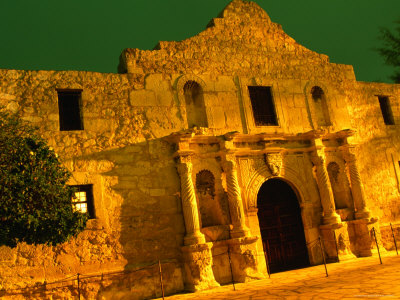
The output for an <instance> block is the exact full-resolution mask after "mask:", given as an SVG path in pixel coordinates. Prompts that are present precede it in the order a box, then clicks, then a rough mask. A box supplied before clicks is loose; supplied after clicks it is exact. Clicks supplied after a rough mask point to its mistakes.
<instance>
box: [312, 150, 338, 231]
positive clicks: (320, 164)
mask: <svg viewBox="0 0 400 300" xmlns="http://www.w3.org/2000/svg"><path fill="white" fill-rule="evenodd" d="M311 160H312V162H313V164H314V166H315V169H316V177H317V184H318V189H319V194H320V197H321V204H322V209H323V212H324V216H323V218H322V223H323V224H324V225H331V224H340V223H341V220H340V216H339V215H338V214H337V213H336V208H335V200H334V198H333V192H332V187H331V183H330V181H329V176H328V171H327V169H326V166H325V156H324V154H323V153H322V151H316V152H315V153H314V154H312V156H311Z"/></svg>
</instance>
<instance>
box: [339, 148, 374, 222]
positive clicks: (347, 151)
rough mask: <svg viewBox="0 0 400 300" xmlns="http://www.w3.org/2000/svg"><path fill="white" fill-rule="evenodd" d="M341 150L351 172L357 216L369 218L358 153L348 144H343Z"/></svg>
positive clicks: (352, 191) (357, 217)
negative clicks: (357, 157)
mask: <svg viewBox="0 0 400 300" xmlns="http://www.w3.org/2000/svg"><path fill="white" fill-rule="evenodd" d="M341 151H342V154H343V158H344V160H345V162H346V165H347V167H348V169H349V173H350V183H351V193H352V195H353V200H354V208H355V218H356V219H368V218H369V217H370V212H369V211H368V209H367V205H366V202H365V195H364V187H363V184H362V182H361V178H360V173H359V172H358V167H357V162H356V160H357V159H356V155H355V154H354V152H353V151H354V147H350V146H348V145H346V146H342V147H341Z"/></svg>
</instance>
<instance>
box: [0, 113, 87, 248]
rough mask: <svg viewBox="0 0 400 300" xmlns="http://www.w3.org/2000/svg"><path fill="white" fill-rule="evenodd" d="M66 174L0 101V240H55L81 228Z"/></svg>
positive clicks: (10, 243)
mask: <svg viewBox="0 0 400 300" xmlns="http://www.w3.org/2000/svg"><path fill="white" fill-rule="evenodd" d="M70 176H71V174H70V173H69V172H68V170H66V169H65V168H64V167H63V166H62V165H61V163H60V162H59V160H58V158H57V155H56V154H55V153H54V151H53V150H51V149H50V148H49V147H48V146H47V145H46V143H45V141H44V140H43V139H42V138H41V137H40V136H39V135H37V134H36V133H35V129H34V128H33V127H32V126H30V125H29V124H28V123H26V122H23V121H22V120H21V119H19V118H18V117H17V116H16V115H14V114H10V113H8V112H7V111H5V110H4V109H3V108H1V107H0V245H8V246H11V247H13V246H15V245H16V243H17V242H22V241H24V242H26V243H28V244H43V243H48V244H57V243H61V242H64V241H66V240H68V239H69V238H70V237H71V236H74V235H76V234H77V233H79V232H80V231H82V230H83V229H84V228H85V225H86V220H87V215H86V214H82V213H80V212H74V211H73V208H72V205H71V197H72V195H73V192H74V191H73V189H72V188H70V187H68V186H67V185H66V182H67V181H68V179H69V177H70Z"/></svg>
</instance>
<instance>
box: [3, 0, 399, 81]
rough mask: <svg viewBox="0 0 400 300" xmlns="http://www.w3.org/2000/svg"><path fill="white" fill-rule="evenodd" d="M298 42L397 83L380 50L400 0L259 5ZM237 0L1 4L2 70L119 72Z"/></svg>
mask: <svg viewBox="0 0 400 300" xmlns="http://www.w3.org/2000/svg"><path fill="white" fill-rule="evenodd" d="M255 2H257V3H258V4H259V5H260V6H261V7H263V8H264V9H265V10H266V11H267V13H268V14H269V16H270V17H271V19H272V21H274V22H277V23H280V24H282V26H283V29H284V30H285V31H286V32H287V33H288V34H289V35H291V36H292V37H293V38H294V39H295V40H296V41H297V42H299V43H300V44H302V45H304V46H306V47H308V48H309V49H311V50H314V51H317V52H320V53H324V54H327V55H329V57H330V58H331V61H332V62H336V63H345V64H352V65H353V66H354V69H355V72H356V76H357V79H358V80H362V81H377V80H381V81H384V82H390V80H389V78H388V76H389V75H390V74H391V72H392V71H393V69H392V68H390V67H387V66H384V64H383V60H382V59H381V58H380V57H379V55H378V54H377V53H376V52H374V51H373V48H374V47H376V46H379V44H380V41H379V39H378V33H379V27H382V26H384V27H389V28H394V26H395V24H394V21H395V20H396V19H400V0H302V1H299V0H257V1H255ZM227 3H229V0H147V1H146V0H114V1H111V0H69V1H65V0H36V1H35V0H0V68H6V69H28V70H88V71H98V72H116V70H117V65H118V58H119V55H120V53H121V51H122V50H123V49H124V48H141V49H152V48H153V47H154V46H155V45H156V44H157V42H158V41H159V40H182V39H185V38H188V37H190V36H193V35H195V34H197V33H198V32H200V31H202V30H203V29H204V28H205V26H206V25H207V23H208V22H209V20H210V19H211V18H213V17H216V16H217V15H218V13H219V12H220V11H221V10H222V9H223V8H224V7H225V6H226V4H227Z"/></svg>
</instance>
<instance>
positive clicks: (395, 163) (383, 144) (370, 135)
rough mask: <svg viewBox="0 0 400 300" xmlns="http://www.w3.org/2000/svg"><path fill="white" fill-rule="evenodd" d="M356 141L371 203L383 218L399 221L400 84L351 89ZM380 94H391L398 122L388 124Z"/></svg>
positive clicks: (371, 207)
mask: <svg viewBox="0 0 400 300" xmlns="http://www.w3.org/2000/svg"><path fill="white" fill-rule="evenodd" d="M350 93H352V94H351V95H349V98H350V99H351V101H350V103H351V106H349V108H350V110H351V116H352V122H353V128H355V129H356V130H357V133H356V136H355V137H354V143H356V144H357V145H358V151H359V152H358V153H359V155H358V164H359V167H360V174H361V177H362V181H363V183H364V188H365V192H366V196H367V201H368V206H369V207H370V209H371V210H372V211H373V212H374V215H376V216H377V217H379V218H380V219H381V222H394V221H397V222H398V221H399V218H400V207H399V205H398V201H399V198H400V194H399V174H400V173H399V160H400V157H399V153H400V144H399V142H400V139H399V125H398V124H400V106H399V101H400V87H399V85H390V84H379V83H364V82H361V83H358V84H357V87H356V89H355V90H353V91H350ZM378 96H388V97H389V100H390V105H391V108H392V112H393V117H394V121H395V125H385V123H384V120H383V117H382V112H381V109H380V106H379V101H378Z"/></svg>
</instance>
